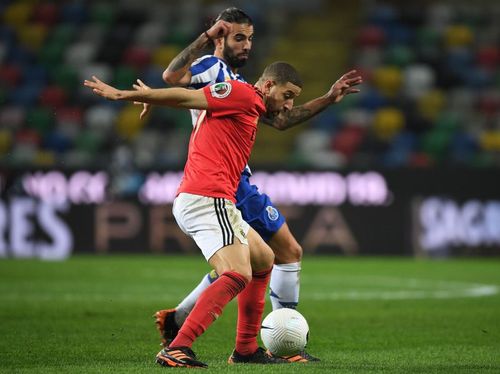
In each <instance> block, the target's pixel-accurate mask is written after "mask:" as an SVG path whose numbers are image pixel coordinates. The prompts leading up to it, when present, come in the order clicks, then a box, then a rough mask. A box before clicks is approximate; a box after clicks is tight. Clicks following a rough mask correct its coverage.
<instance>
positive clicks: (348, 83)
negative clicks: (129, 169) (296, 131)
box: [140, 8, 362, 362]
mask: <svg viewBox="0 0 500 374" xmlns="http://www.w3.org/2000/svg"><path fill="white" fill-rule="evenodd" d="M252 39H253V24H252V20H251V18H250V17H249V16H248V15H247V14H245V13H244V12H243V11H241V10H240V9H237V8H228V9H225V10H224V11H223V12H221V13H220V14H219V15H218V17H217V18H216V20H215V22H214V24H213V26H212V27H211V28H210V29H208V30H207V31H205V32H204V33H202V34H201V35H200V36H199V37H198V38H197V39H196V40H195V41H194V42H193V43H192V44H191V45H189V46H188V47H187V48H186V49H184V50H183V51H182V52H181V53H180V54H179V55H178V56H177V57H176V58H174V59H173V60H172V62H171V63H170V65H169V66H168V68H167V69H166V70H165V71H164V73H163V79H164V81H165V82H166V83H168V84H170V85H173V86H185V87H191V88H194V89H198V88H201V87H204V86H206V85H209V84H213V83H217V82H224V81H227V80H240V81H245V80H244V79H243V77H242V76H241V75H240V74H238V69H239V68H240V67H242V66H244V65H245V63H246V61H247V59H248V56H249V52H250V49H251V47H252ZM211 43H213V44H214V46H215V51H214V54H213V55H205V56H202V57H200V58H197V56H199V54H200V52H201V51H203V49H205V48H207V47H208V46H209V45H210V44H211ZM361 81H362V80H361V77H360V76H356V72H355V71H350V72H348V73H346V74H345V75H343V76H342V77H341V78H340V79H339V80H338V81H336V82H335V84H333V85H332V87H331V88H330V90H329V91H328V92H327V93H326V94H325V95H323V96H321V97H318V98H316V99H313V100H311V101H309V102H307V103H306V104H304V105H302V106H298V107H294V108H293V109H292V110H290V111H288V112H286V113H284V112H280V113H268V114H267V117H266V118H261V121H262V122H264V123H266V124H268V125H271V126H273V127H275V128H277V129H279V130H285V129H287V128H290V127H292V126H294V125H296V124H299V123H301V122H304V121H306V120H307V119H309V118H311V117H313V116H314V115H316V114H317V113H319V112H321V111H322V110H323V109H325V108H326V107H328V106H329V105H331V104H334V103H336V102H338V101H340V100H342V98H343V97H344V96H345V95H348V94H351V93H356V92H359V90H358V89H356V88H353V86H356V85H358V84H359V83H361ZM140 84H141V85H142V86H143V88H145V89H147V88H148V87H147V86H145V85H143V84H142V82H140ZM148 109H149V107H148V106H147V105H146V106H145V110H144V111H143V113H142V114H141V117H142V116H143V115H144V114H145V113H147V111H148ZM191 115H192V119H193V125H195V123H196V120H197V118H198V112H197V111H195V110H192V111H191ZM250 177H251V171H250V168H249V167H248V166H247V167H246V168H245V170H243V172H242V174H241V180H240V183H239V186H238V191H237V194H236V200H237V204H236V206H237V207H238V209H239V210H240V211H241V213H242V216H243V219H244V220H245V221H246V222H248V223H249V224H250V226H251V227H253V228H254V229H255V230H256V231H257V232H258V233H259V234H260V235H261V237H262V238H263V239H264V240H265V241H266V242H267V243H268V244H269V246H270V247H271V248H272V250H273V251H274V254H275V265H274V268H273V270H272V275H271V281H270V297H271V303H272V307H273V310H275V309H279V308H283V307H285V308H296V307H297V304H298V301H299V273H300V269H301V259H302V248H301V246H300V245H299V243H298V242H297V240H296V239H295V238H294V236H293V235H292V233H291V232H290V230H289V228H288V225H287V224H286V222H285V218H284V217H283V216H282V215H281V213H280V211H279V210H278V209H277V208H276V207H275V206H274V205H273V203H272V202H271V199H270V198H269V196H267V195H266V194H261V193H260V192H259V191H258V189H257V186H255V185H252V184H251V182H250ZM217 277H218V275H217V273H215V272H214V271H212V272H211V273H209V274H207V275H206V276H204V277H203V279H202V281H201V282H200V284H199V285H198V286H197V287H196V288H195V289H194V290H193V291H192V292H191V293H190V294H189V295H188V296H186V297H185V298H184V300H182V301H181V303H180V304H179V305H178V306H177V307H176V308H174V309H165V310H160V311H158V312H157V313H156V314H155V317H156V324H157V326H158V329H159V330H160V334H161V335H162V343H163V344H164V345H165V346H167V345H168V343H169V342H170V341H172V339H173V338H174V337H175V336H176V334H177V331H178V329H179V327H180V326H181V325H182V324H183V323H184V320H185V319H186V317H187V315H188V314H189V312H190V311H191V310H192V308H193V307H194V304H195V303H196V300H197V299H198V296H199V295H200V294H201V292H203V290H204V289H205V288H207V287H208V286H209V285H210V284H211V283H212V282H213V281H214V280H215V279H217ZM287 359H289V361H293V362H307V361H318V359H317V358H315V357H313V356H311V355H310V354H308V353H307V352H301V354H300V355H296V356H293V357H289V358H287Z"/></svg>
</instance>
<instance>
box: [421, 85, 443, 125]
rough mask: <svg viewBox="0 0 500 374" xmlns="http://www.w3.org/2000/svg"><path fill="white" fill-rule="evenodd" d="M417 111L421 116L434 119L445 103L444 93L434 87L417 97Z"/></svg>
mask: <svg viewBox="0 0 500 374" xmlns="http://www.w3.org/2000/svg"><path fill="white" fill-rule="evenodd" d="M417 105H418V111H419V113H420V114H421V115H422V117H424V118H427V119H430V120H435V119H436V118H437V117H438V115H439V114H440V112H441V111H442V110H443V109H444V107H445V105H446V96H445V94H444V93H443V92H442V91H441V90H438V89H434V90H432V91H430V92H428V93H426V94H425V95H423V96H422V97H420V98H419V99H418V103H417Z"/></svg>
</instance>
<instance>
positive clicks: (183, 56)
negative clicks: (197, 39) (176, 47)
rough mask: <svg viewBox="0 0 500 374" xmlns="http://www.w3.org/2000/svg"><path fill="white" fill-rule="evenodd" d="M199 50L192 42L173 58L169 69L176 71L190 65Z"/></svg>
mask: <svg viewBox="0 0 500 374" xmlns="http://www.w3.org/2000/svg"><path fill="white" fill-rule="evenodd" d="M197 52H198V49H197V48H196V47H195V46H194V45H192V44H191V45H190V46H189V47H187V48H186V49H184V50H183V51H182V52H181V53H179V55H178V56H176V57H175V58H174V59H173V60H172V62H171V63H170V65H168V68H167V70H168V71H171V72H175V71H177V70H180V69H182V68H185V67H188V66H189V65H190V64H191V62H193V61H194V59H195V58H196V55H197Z"/></svg>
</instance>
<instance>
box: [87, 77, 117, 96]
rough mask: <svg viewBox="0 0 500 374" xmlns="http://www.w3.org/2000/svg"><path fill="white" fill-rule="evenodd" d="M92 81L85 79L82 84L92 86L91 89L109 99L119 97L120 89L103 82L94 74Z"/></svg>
mask: <svg viewBox="0 0 500 374" xmlns="http://www.w3.org/2000/svg"><path fill="white" fill-rule="evenodd" d="M92 79H93V80H92V81H89V80H86V79H85V81H84V82H83V85H84V86H87V87H90V88H92V91H93V92H94V93H95V94H97V95H99V96H102V97H104V98H106V99H109V100H118V99H119V98H120V90H117V89H116V88H114V87H112V86H110V85H109V84H106V83H104V82H103V81H101V80H100V79H99V78H97V77H96V76H95V75H93V76H92Z"/></svg>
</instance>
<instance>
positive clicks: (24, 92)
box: [8, 83, 43, 108]
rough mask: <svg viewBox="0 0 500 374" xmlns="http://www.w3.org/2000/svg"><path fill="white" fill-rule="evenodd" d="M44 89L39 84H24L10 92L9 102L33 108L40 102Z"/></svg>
mask: <svg viewBox="0 0 500 374" xmlns="http://www.w3.org/2000/svg"><path fill="white" fill-rule="evenodd" d="M42 87H43V86H41V85H37V84H30V83H27V84H24V85H22V86H20V87H18V88H17V89H14V90H12V91H11V92H10V94H9V96H8V101H9V102H10V103H11V104H14V105H20V106H24V107H27V108H29V107H32V106H33V105H34V104H35V103H36V102H37V101H38V98H39V96H40V92H41V90H42Z"/></svg>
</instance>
